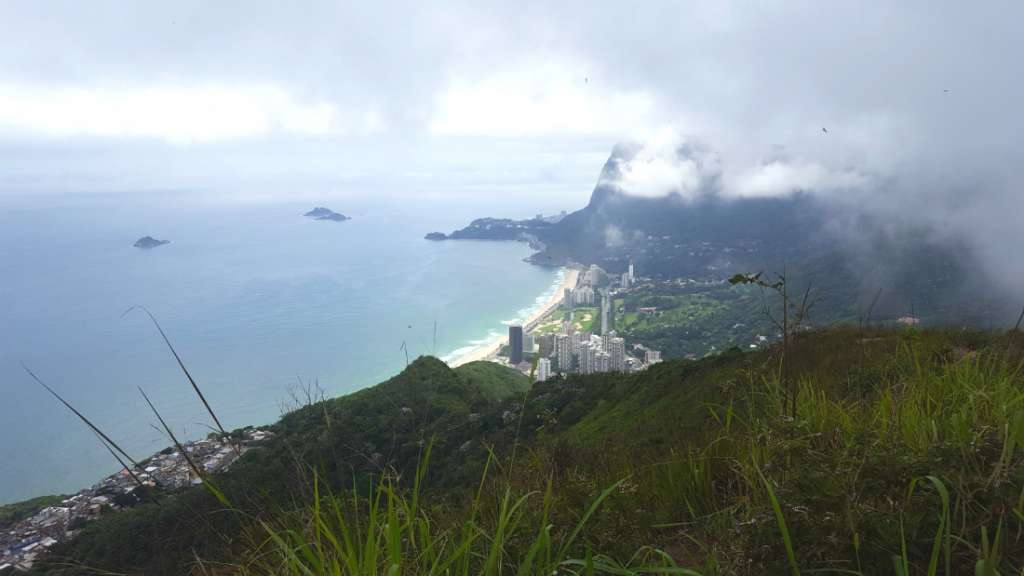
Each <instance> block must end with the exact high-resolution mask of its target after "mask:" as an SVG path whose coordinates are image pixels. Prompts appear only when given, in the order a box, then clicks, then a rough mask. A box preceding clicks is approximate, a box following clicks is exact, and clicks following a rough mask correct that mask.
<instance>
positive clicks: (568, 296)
mask: <svg viewBox="0 0 1024 576" xmlns="http://www.w3.org/2000/svg"><path fill="white" fill-rule="evenodd" d="M562 306H565V309H566V310H572V288H566V289H565V295H564V296H563V298H562Z"/></svg>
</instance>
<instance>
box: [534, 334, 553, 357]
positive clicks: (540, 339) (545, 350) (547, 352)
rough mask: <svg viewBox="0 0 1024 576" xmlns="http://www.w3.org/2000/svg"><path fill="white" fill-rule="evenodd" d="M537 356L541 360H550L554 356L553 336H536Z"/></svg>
mask: <svg viewBox="0 0 1024 576" xmlns="http://www.w3.org/2000/svg"><path fill="white" fill-rule="evenodd" d="M536 340H537V355H538V356H540V357H541V358H550V357H552V356H554V354H555V335H554V334H541V335H539V336H537V338H536Z"/></svg>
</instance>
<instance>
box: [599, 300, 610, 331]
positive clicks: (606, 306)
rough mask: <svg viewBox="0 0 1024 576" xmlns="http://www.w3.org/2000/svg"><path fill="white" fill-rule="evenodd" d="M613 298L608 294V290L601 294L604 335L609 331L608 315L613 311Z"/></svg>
mask: <svg viewBox="0 0 1024 576" xmlns="http://www.w3.org/2000/svg"><path fill="white" fill-rule="evenodd" d="M611 307H612V305H611V298H610V297H609V296H608V292H603V293H602V294H601V335H602V336H604V335H605V334H607V333H608V320H609V319H608V315H609V314H610V313H611Z"/></svg>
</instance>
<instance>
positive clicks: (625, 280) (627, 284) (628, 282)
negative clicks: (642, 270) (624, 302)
mask: <svg viewBox="0 0 1024 576" xmlns="http://www.w3.org/2000/svg"><path fill="white" fill-rule="evenodd" d="M620 285H621V286H622V289H623V290H629V289H630V288H632V287H633V279H632V278H630V277H629V272H623V273H622V281H621V282H620Z"/></svg>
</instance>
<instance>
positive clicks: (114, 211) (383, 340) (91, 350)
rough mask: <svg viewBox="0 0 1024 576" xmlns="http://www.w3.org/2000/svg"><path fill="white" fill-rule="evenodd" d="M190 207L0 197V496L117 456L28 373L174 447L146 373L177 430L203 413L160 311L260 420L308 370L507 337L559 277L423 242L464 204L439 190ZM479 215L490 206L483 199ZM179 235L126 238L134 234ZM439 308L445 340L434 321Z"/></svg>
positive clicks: (340, 376)
mask: <svg viewBox="0 0 1024 576" xmlns="http://www.w3.org/2000/svg"><path fill="white" fill-rule="evenodd" d="M329 206H330V207H332V208H334V209H335V210H338V211H340V212H344V213H348V214H350V215H352V216H354V219H353V220H351V221H348V222H344V223H334V222H315V221H311V220H309V219H306V218H303V217H301V216H300V214H301V213H302V212H304V211H305V210H308V209H309V208H310V207H311V206H310V205H309V204H308V203H306V204H301V205H300V204H297V203H280V204H253V205H236V204H211V203H206V204H199V203H194V202H190V201H182V200H179V199H177V198H176V197H175V196H173V195H167V196H161V197H159V199H153V198H146V199H145V200H141V199H134V200H133V199H131V197H122V196H112V197H111V196H106V197H105V196H97V197H74V198H70V199H62V198H49V199H47V200H46V201H45V202H39V201H30V202H22V203H8V204H6V205H0V399H2V400H0V439H2V440H0V462H3V466H0V502H7V501H15V500H19V499H23V498H27V497H31V496H35V495H39V494H47V493H54V492H67V491H74V490H77V489H78V488H81V487H83V486H87V485H90V484H92V483H93V482H94V481H95V480H98V479H99V478H100V477H101V476H102V475H104V474H107V473H110V472H113V471H114V470H115V469H116V468H117V465H116V463H115V462H113V461H112V459H111V458H110V456H109V454H107V453H106V451H105V450H104V448H103V447H102V446H101V445H100V444H98V442H97V441H96V440H95V438H94V437H93V436H92V434H91V433H89V432H88V430H87V429H86V428H85V427H84V425H82V424H81V423H80V422H78V421H77V420H76V419H74V417H73V416H70V415H69V414H68V413H67V412H66V411H65V410H64V408H63V407H61V406H60V405H59V404H57V403H56V402H55V401H54V400H53V399H52V398H50V397H48V396H47V395H46V393H45V391H43V390H42V389H40V388H39V387H38V386H37V385H35V384H34V383H33V382H32V381H31V380H30V379H29V378H28V376H27V375H26V374H25V373H24V371H23V370H22V368H21V366H20V363H21V362H24V363H25V364H27V365H28V366H30V367H31V368H32V369H33V371H35V372H36V373H37V374H38V375H39V376H40V377H41V378H43V380H45V381H46V382H47V383H48V384H50V385H51V386H53V387H54V388H56V389H57V390H58V391H59V392H61V393H62V394H64V395H65V397H66V398H67V399H68V400H69V401H70V402H72V403H73V404H75V405H76V406H77V407H78V408H79V409H80V410H82V411H83V412H84V413H85V414H86V415H87V416H89V417H90V418H91V419H93V420H94V421H95V422H96V423H97V424H98V425H100V426H101V427H102V428H104V429H105V431H107V433H108V434H110V435H111V436H112V437H113V438H114V439H115V440H117V441H119V442H120V443H122V445H123V446H124V447H125V448H126V449H127V450H128V451H129V452H130V453H131V454H132V455H133V456H134V457H136V458H142V457H144V456H146V455H148V454H150V453H152V452H153V451H155V450H158V449H160V448H162V447H164V446H166V445H168V444H169V442H168V440H167V439H166V438H165V437H164V436H163V434H161V433H160V432H158V431H157V430H155V429H154V428H153V427H152V426H151V424H153V423H154V421H155V419H154V418H153V417H152V416H151V415H150V413H149V412H148V411H147V409H146V407H145V404H144V402H143V400H142V399H141V397H140V396H139V394H138V392H137V390H136V387H137V386H141V387H142V388H144V389H145V390H146V392H147V393H148V394H149V395H150V397H151V398H152V399H153V400H154V402H155V403H156V405H157V406H158V408H160V409H161V412H162V414H163V416H164V417H165V419H167V420H168V421H169V422H171V423H172V424H173V426H174V428H175V429H176V431H177V432H181V433H182V434H184V435H185V436H187V437H198V436H201V435H204V434H205V433H206V432H207V431H208V428H207V427H208V425H209V424H210V422H209V419H208V417H207V416H206V415H205V413H204V411H203V409H202V407H201V406H200V405H199V403H198V401H197V400H196V399H195V397H194V396H193V394H192V392H191V391H190V388H189V386H188V383H187V381H186V380H185V379H184V377H183V376H182V375H181V373H180V372H179V371H178V368H177V366H176V364H175V363H174V359H173V358H172V357H171V355H170V354H169V353H168V352H167V350H166V348H165V347H164V345H163V343H162V341H161V340H160V339H159V336H158V334H157V333H156V331H155V330H154V328H153V327H152V325H151V324H150V323H149V321H148V320H147V319H146V317H145V316H144V315H143V314H140V313H131V314H128V315H126V316H124V317H122V312H124V311H125V310H126V309H127V308H128V307H129V306H132V305H137V304H138V305H145V306H147V307H148V308H149V309H150V310H151V311H152V312H153V313H154V314H155V315H156V316H157V318H158V319H159V320H160V321H161V323H162V324H163V327H164V329H165V331H166V332H167V333H168V336H169V337H170V338H171V340H172V341H173V343H174V344H175V345H176V347H177V349H178V352H179V353H180V354H181V356H182V358H183V359H184V361H185V362H186V364H187V365H188V367H189V369H190V370H191V371H192V373H193V375H194V376H195V377H196V379H197V380H198V382H199V384H200V386H201V387H202V388H203V390H204V392H205V394H206V395H207V398H208V399H209V401H210V403H211V404H212V405H213V406H214V408H215V410H216V411H217V412H218V415H219V416H220V418H221V420H222V421H223V423H224V425H225V426H227V427H236V426H241V425H247V424H260V423H269V422H272V421H274V420H275V419H276V418H277V417H278V416H279V415H280V413H281V410H282V402H286V401H287V399H288V388H289V386H292V385H293V384H294V383H295V382H296V381H297V378H302V379H303V380H309V379H313V380H318V381H319V384H320V386H321V387H322V388H324V389H325V390H326V392H327V394H328V395H332V396H333V395H338V394H344V393H347V392H352V391H354V390H357V389H359V388H362V387H365V386H367V385H371V384H373V383H376V382H379V381H381V380H383V379H386V378H387V377H389V376H391V375H393V374H395V373H396V372H397V371H399V370H400V369H401V368H402V367H403V366H404V365H405V354H404V352H403V351H401V349H400V348H401V346H402V344H403V342H405V343H406V345H407V346H408V349H409V351H410V357H414V356H416V355H419V354H429V353H434V354H437V355H438V356H446V355H448V356H450V355H451V354H452V353H453V352H455V351H457V350H460V349H463V350H464V349H465V348H466V347H467V346H472V345H473V344H474V343H478V342H480V341H482V340H484V339H486V338H487V337H488V335H489V334H490V335H492V336H493V335H494V334H495V333H500V332H501V331H502V330H503V328H504V325H503V322H508V321H511V320H514V319H516V318H521V317H523V316H525V315H526V314H527V313H529V311H530V309H531V308H532V307H534V306H536V305H537V303H538V302H539V301H542V300H543V297H542V295H543V294H544V293H550V291H551V290H553V289H554V287H555V286H556V284H557V282H558V280H559V278H560V271H556V270H547V269H542V268H538V267H534V266H531V265H529V264H526V263H524V262H522V259H523V258H524V257H525V256H527V255H528V254H529V249H528V248H527V247H526V246H524V245H522V244H516V243H489V242H440V243H437V242H429V241H426V240H423V235H424V234H425V233H427V232H429V231H431V230H438V229H441V230H446V229H451V228H455V227H457V226H458V225H460V224H462V223H464V222H465V221H466V220H467V219H468V218H469V217H470V216H471V215H470V214H465V213H459V211H458V210H454V211H453V210H438V209H437V207H436V206H434V205H432V204H428V203H424V204H422V205H417V204H415V203H409V202H406V203H403V204H401V205H395V204H390V205H389V204H387V203H383V202H382V203H379V204H377V203H374V202H373V201H370V200H365V201H361V202H359V203H358V204H353V205H351V206H348V205H345V202H343V201H334V202H331V203H329ZM477 215H479V214H477ZM147 234H148V235H152V236H154V237H157V238H167V239H170V240H171V244H169V245H166V246H162V247H158V248H156V249H153V250H150V251H141V250H137V249H135V248H133V247H132V243H133V242H134V241H135V240H136V239H137V238H139V237H140V236H143V235H147ZM435 322H436V326H437V329H436V340H435V337H434V334H435V330H434V325H435Z"/></svg>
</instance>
